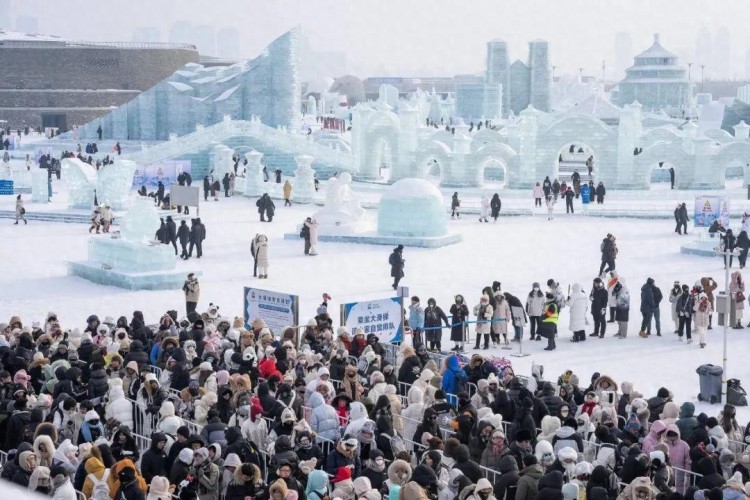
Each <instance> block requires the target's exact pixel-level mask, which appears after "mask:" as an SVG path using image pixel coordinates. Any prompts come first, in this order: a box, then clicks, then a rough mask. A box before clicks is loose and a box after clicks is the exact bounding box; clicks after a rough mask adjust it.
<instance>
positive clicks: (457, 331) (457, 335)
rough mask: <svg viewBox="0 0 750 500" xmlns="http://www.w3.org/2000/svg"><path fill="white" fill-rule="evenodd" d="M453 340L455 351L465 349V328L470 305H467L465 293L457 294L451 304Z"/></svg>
mask: <svg viewBox="0 0 750 500" xmlns="http://www.w3.org/2000/svg"><path fill="white" fill-rule="evenodd" d="M450 313H451V316H452V318H451V342H453V344H454V345H453V349H451V350H453V351H463V345H464V329H465V328H466V322H467V321H468V320H469V307H468V306H467V305H466V301H465V300H464V296H463V295H456V297H455V302H454V303H453V305H451V310H450Z"/></svg>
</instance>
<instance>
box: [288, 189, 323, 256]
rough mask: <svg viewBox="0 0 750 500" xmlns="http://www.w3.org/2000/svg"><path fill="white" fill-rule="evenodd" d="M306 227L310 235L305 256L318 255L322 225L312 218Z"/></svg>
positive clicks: (306, 243) (307, 220)
mask: <svg viewBox="0 0 750 500" xmlns="http://www.w3.org/2000/svg"><path fill="white" fill-rule="evenodd" d="M287 182H289V181H287ZM304 226H305V227H306V228H307V234H308V237H307V238H306V239H305V255H318V232H319V230H320V224H318V221H317V220H315V219H313V218H312V217H308V218H307V219H306V220H305V222H304Z"/></svg>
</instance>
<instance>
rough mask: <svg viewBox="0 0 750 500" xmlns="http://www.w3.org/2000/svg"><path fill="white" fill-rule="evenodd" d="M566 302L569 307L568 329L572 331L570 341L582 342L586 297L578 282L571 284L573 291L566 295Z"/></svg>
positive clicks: (586, 306)
mask: <svg viewBox="0 0 750 500" xmlns="http://www.w3.org/2000/svg"><path fill="white" fill-rule="evenodd" d="M566 304H567V305H568V306H569V307H570V323H569V326H568V329H569V330H570V331H571V332H573V338H572V339H571V341H572V342H583V341H585V340H586V310H587V309H588V298H587V297H586V294H585V293H584V291H583V290H582V289H581V285H580V284H579V283H574V284H573V291H572V292H571V294H570V296H569V297H568V299H567V301H566Z"/></svg>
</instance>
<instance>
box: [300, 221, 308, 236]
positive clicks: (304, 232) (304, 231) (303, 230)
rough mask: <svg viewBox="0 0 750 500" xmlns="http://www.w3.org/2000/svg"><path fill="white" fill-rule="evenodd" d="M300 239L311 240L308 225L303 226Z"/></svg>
mask: <svg viewBox="0 0 750 500" xmlns="http://www.w3.org/2000/svg"><path fill="white" fill-rule="evenodd" d="M299 237H300V238H305V239H306V238H309V237H310V228H309V227H307V226H306V225H304V224H302V229H300V231H299Z"/></svg>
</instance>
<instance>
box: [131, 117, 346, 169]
mask: <svg viewBox="0 0 750 500" xmlns="http://www.w3.org/2000/svg"><path fill="white" fill-rule="evenodd" d="M219 143H223V144H226V145H227V146H229V147H235V148H238V151H239V152H242V151H243V149H244V150H247V149H250V148H252V149H256V150H258V151H260V152H261V153H263V155H264V156H263V163H264V165H266V167H267V169H268V172H269V175H272V173H273V171H274V170H275V169H276V168H280V169H281V170H282V171H284V173H285V174H287V175H288V174H291V173H292V172H293V171H294V169H295V168H296V164H295V162H294V157H295V156H298V155H310V156H312V157H313V158H314V159H315V160H314V161H313V167H314V168H315V169H316V170H318V171H319V172H322V173H325V174H332V173H333V172H350V173H356V169H355V164H354V157H353V156H352V154H351V153H349V152H346V151H341V150H339V149H335V148H332V147H328V146H324V145H321V144H318V143H315V142H313V141H312V138H308V136H306V135H300V134H297V133H295V132H292V131H289V130H287V129H284V128H278V129H277V128H273V127H269V126H268V125H264V124H263V123H261V122H260V119H258V118H257V117H253V118H252V119H251V120H230V119H226V118H225V119H224V120H222V121H221V122H219V123H217V124H215V125H211V126H209V127H203V126H201V125H197V126H196V131H195V132H192V133H190V134H187V135H183V136H181V137H176V136H172V137H170V139H169V140H168V141H165V142H162V143H160V144H158V145H155V146H151V147H147V146H144V147H143V148H142V150H141V151H138V152H136V153H132V154H129V155H127V156H123V159H126V160H132V161H135V162H136V163H137V164H149V163H158V162H161V161H165V160H170V159H176V158H185V159H191V160H193V177H196V176H200V175H202V174H203V173H204V172H207V171H208V153H209V151H210V148H211V146H213V145H214V144H219ZM241 146H244V148H241ZM326 176H327V175H326Z"/></svg>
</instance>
